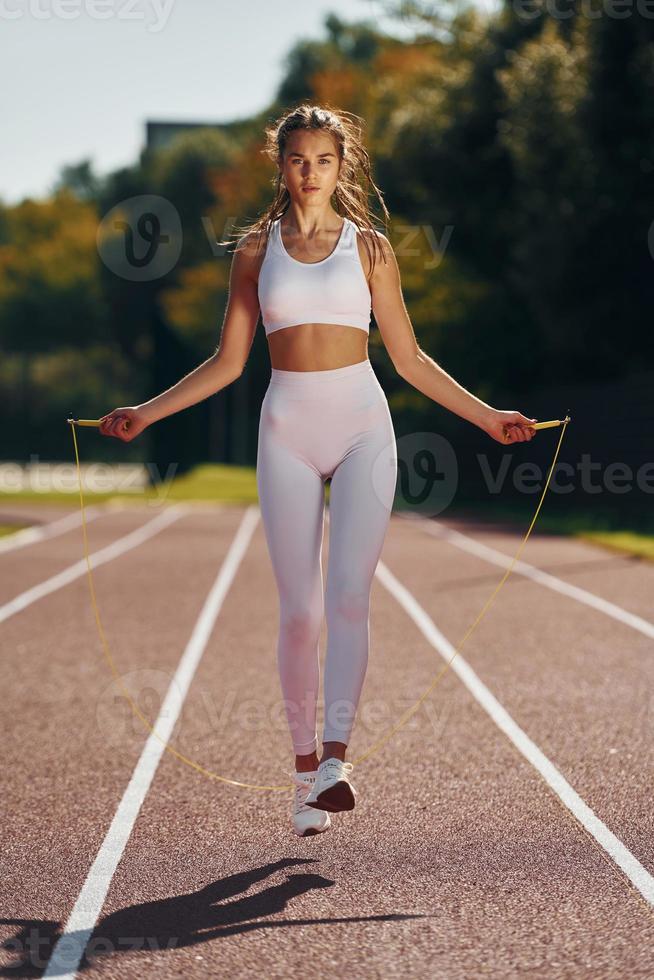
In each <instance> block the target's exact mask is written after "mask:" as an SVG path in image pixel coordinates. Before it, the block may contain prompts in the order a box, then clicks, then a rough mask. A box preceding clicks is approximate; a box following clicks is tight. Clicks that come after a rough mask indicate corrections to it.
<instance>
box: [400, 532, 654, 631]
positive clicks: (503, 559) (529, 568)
mask: <svg viewBox="0 0 654 980" xmlns="http://www.w3.org/2000/svg"><path fill="white" fill-rule="evenodd" d="M402 520H411V521H416V522H417V523H418V524H419V526H420V528H421V529H422V530H423V531H425V532H426V533H427V534H432V535H433V536H434V537H437V538H441V539H442V540H445V541H448V542H449V543H450V544H452V545H454V547H456V548H460V549H461V551H467V552H468V553H469V554H471V555H475V556H476V557H477V558H481V559H483V560H484V561H487V562H489V563H490V564H491V565H497V566H498V567H500V568H508V567H509V566H510V564H511V560H512V559H511V558H509V557H508V556H507V555H505V554H504V553H503V552H501V551H498V550H497V549H496V548H492V547H490V545H487V544H481V542H479V541H475V540H474V539H473V538H469V537H468V536H467V535H466V534H461V532H460V531H455V530H454V528H451V527H445V526H444V525H442V524H437V525H436V526H435V527H434V526H433V525H434V524H435V523H436V522H434V521H431V520H428V519H427V518H424V517H419V516H411V517H406V516H404V515H402ZM511 574H512V575H515V574H518V575H523V576H524V577H525V578H530V579H532V580H533V581H534V582H538V584H539V585H543V586H545V588H547V589H551V590H552V591H553V592H559V593H560V594H561V595H564V596H567V597H568V599H574V600H576V601H577V602H581V603H583V604H584V605H586V606H590V607H591V608H592V609H597V610H598V612H601V613H604V615H605V616H610V617H611V619H615V620H617V621H618V622H619V623H623V624H624V625H625V626H629V627H631V629H634V630H637V631H638V632H639V633H642V634H643V635H644V636H648V637H650V639H654V623H650V622H649V621H648V620H647V619H643V618H642V616H636V615H635V613H630V612H627V610H626V609H623V608H622V607H621V606H617V605H616V604H615V603H613V602H609V601H608V600H607V599H602V598H600V596H597V595H594V594H593V593H592V592H588V591H587V590H586V589H581V588H579V586H577V585H570V584H569V583H568V582H564V581H563V579H560V578H557V577H556V576H555V575H550V574H549V572H543V571H541V570H540V569H539V568H536V567H535V565H530V564H528V562H524V561H520V560H519V559H518V561H517V562H516V563H515V565H514V566H513V570H512V572H511Z"/></svg>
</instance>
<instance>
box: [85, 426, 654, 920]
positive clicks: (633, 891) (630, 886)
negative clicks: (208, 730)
mask: <svg viewBox="0 0 654 980" xmlns="http://www.w3.org/2000/svg"><path fill="white" fill-rule="evenodd" d="M571 421H572V419H571V417H570V414H569V410H568V413H567V414H566V416H565V418H564V419H552V420H551V421H549V422H532V423H530V425H529V426H528V428H532V429H552V428H555V427H557V426H561V427H562V428H561V434H560V436H559V441H558V444H557V447H556V451H555V453H554V458H553V459H552V463H551V466H550V469H549V473H548V474H547V480H546V481H545V486H544V488H543V492H542V494H541V497H540V500H539V501H538V506H537V508H536V511H535V513H534V516H533V518H532V520H531V524H530V525H529V528H528V530H527V533H526V534H525V536H524V538H523V540H522V542H521V543H520V547H519V548H518V550H517V551H516V553H515V556H514V557H513V559H512V560H511V564H510V565H509V567H508V568H507V570H506V572H505V573H504V575H503V577H502V579H501V580H500V582H499V583H498V585H497V586H496V587H495V591H494V592H493V593H492V594H491V596H490V598H489V599H488V600H487V601H486V603H485V605H484V606H483V608H482V610H481V612H480V613H479V615H478V616H477V618H476V619H475V620H474V622H473V624H472V626H470V627H469V628H468V630H467V631H466V633H465V634H464V636H463V639H462V640H461V642H460V643H459V645H458V646H457V647H455V648H454V653H453V654H452V656H451V657H450V659H449V660H448V661H447V662H446V663H445V665H444V666H443V667H441V669H440V670H439V672H438V673H437V674H436V676H435V677H434V679H433V680H432V682H431V684H430V685H429V687H427V688H426V689H425V690H424V691H423V693H422V694H421V695H420V697H419V698H418V699H417V701H415V702H414V703H413V705H411V707H409V708H408V709H407V710H406V711H405V712H404V714H403V715H402V716H401V717H400V720H399V722H398V723H397V724H396V725H394V726H393V727H392V728H390V729H388V730H387V732H386V733H385V734H384V735H382V737H380V738H379V739H377V741H376V742H373V744H372V746H371V747H370V749H369V750H368V751H367V752H364V753H363V755H360V756H359V757H358V758H357V759H355V760H354V763H358V762H361V761H362V760H363V759H368V758H369V757H370V756H371V755H373V754H374V753H375V752H378V751H379V749H380V748H381V747H382V746H383V745H385V744H386V742H388V740H389V739H390V738H391V737H392V736H393V735H394V734H395V732H397V731H399V730H400V728H402V727H403V725H405V724H406V723H407V721H408V720H409V719H410V718H411V716H412V715H413V714H415V712H416V711H417V709H418V707H419V706H420V705H421V704H422V702H423V701H424V700H425V698H426V697H427V696H428V695H429V694H430V693H431V691H433V690H434V688H435V687H436V685H437V684H438V683H439V682H440V681H441V679H442V678H443V677H444V676H445V674H446V673H447V671H448V670H449V668H450V666H451V665H452V662H453V660H454V658H455V657H456V655H457V654H458V653H460V652H461V648H462V646H463V644H464V643H465V642H466V640H467V639H468V637H469V636H470V635H471V633H472V632H473V630H474V629H475V628H476V627H477V624H478V623H479V622H480V620H481V618H482V617H483V616H484V615H485V613H486V611H487V610H488V609H489V608H490V606H491V603H492V602H493V601H494V599H495V597H496V595H497V593H498V592H499V590H500V589H501V587H502V586H503V585H504V583H505V582H506V580H507V578H508V577H509V575H510V574H511V571H512V569H513V566H514V565H515V563H516V561H517V560H518V558H519V556H520V554H521V552H522V549H523V548H524V546H525V545H526V543H527V540H528V539H529V535H530V534H531V531H532V529H533V526H534V524H535V523H536V518H537V517H538V514H539V512H540V509H541V506H542V503H543V500H544V499H545V494H546V493H547V488H548V486H549V483H550V479H551V477H552V473H553V471H554V467H555V465H556V460H557V458H558V455H559V450H560V448H561V443H562V441H563V436H564V433H565V430H566V427H567V425H568V423H569V422H571ZM67 422H68V423H70V426H71V430H72V433H73V445H74V447H75V460H76V463H77V478H78V482H79V495H80V505H81V510H82V528H83V531H84V550H85V556H86V565H87V570H88V580H89V587H90V590H91V601H92V603H93V609H94V611H95V618H96V622H97V624H98V631H99V634H100V638H101V640H102V644H103V647H104V651H105V656H106V658H107V661H108V663H109V666H110V668H111V671H112V673H113V675H114V677H115V679H116V680H117V681H118V683H119V685H120V686H121V688H122V690H123V692H124V695H125V697H126V699H127V701H128V702H129V704H130V706H131V708H132V711H133V712H134V714H136V715H137V716H138V717H139V718H140V719H141V721H142V722H143V724H144V725H145V726H146V728H148V729H149V730H150V732H151V733H152V734H153V735H155V736H156V738H158V739H159V741H160V742H161V743H162V744H163V746H164V748H165V749H166V751H167V752H170V753H171V755H174V756H175V757H176V758H177V759H179V760H180V761H181V762H184V763H186V764H187V765H189V766H191V767H192V768H193V769H196V770H197V771H198V772H201V773H202V774H203V775H205V776H208V777H209V778H210V779H218V780H220V781H221V782H223V783H231V784H232V785H233V786H243V787H245V788H246V789H260V790H278V791H279V792H282V791H288V790H290V789H293V788H294V784H293V783H285V784H283V785H271V786H266V785H259V784H257V783H243V782H239V781H238V780H236V779H229V778H228V777H227V776H221V775H219V774H218V773H216V772H213V771H212V770H210V769H205V767H204V766H201V765H200V764H199V763H197V762H195V761H194V760H193V759H189V758H188V756H185V755H184V754H183V753H181V752H178V751H177V749H175V748H173V747H172V746H171V745H169V744H168V742H167V741H166V740H165V739H162V738H161V736H160V735H159V734H158V732H156V731H155V729H154V728H153V727H152V725H151V724H150V722H149V721H148V719H147V718H146V717H145V716H144V715H143V713H142V712H141V711H140V710H139V708H138V705H136V704H135V703H134V701H133V699H132V697H131V696H130V694H129V691H128V690H127V689H126V687H125V685H124V684H123V681H122V678H121V676H120V674H119V673H118V671H117V670H116V666H115V664H114V661H113V658H112V656H111V653H110V651H109V646H108V644H107V640H106V637H105V635H104V630H103V629H102V623H101V622H100V614H99V612H98V606H97V602H96V599H95V591H94V588H93V576H92V575H91V564H90V561H89V550H88V539H87V535H86V517H85V514H84V497H83V494H82V478H81V473H80V465H79V453H78V451H77V437H76V435H75V426H76V425H83V426H99V425H100V419H75V418H72V417H71V418H68V419H67ZM124 425H125V429H128V428H129V419H125V422H124ZM504 436H505V438H508V436H509V429H508V427H507V426H504ZM556 799H557V802H559V803H560V805H561V807H562V809H563V810H564V812H565V813H566V814H567V815H568V816H569V817H570V818H571V819H572V821H573V823H575V825H576V826H577V827H578V828H579V829H580V830H581V832H582V833H583V835H584V836H585V837H586V839H587V840H588V842H589V843H590V844H591V845H592V847H593V849H594V850H595V852H596V853H597V855H598V856H599V857H600V858H601V859H602V861H603V862H604V864H606V865H607V867H608V868H609V869H610V870H611V871H612V872H613V874H615V875H617V877H618V878H619V879H620V881H621V882H622V884H623V885H624V886H625V887H626V889H627V891H628V892H629V893H630V895H631V896H636V898H637V899H639V901H640V902H641V904H643V905H644V906H645V908H646V909H647V912H648V914H649V915H650V917H651V916H653V915H654V910H653V909H652V906H651V904H650V903H649V902H648V901H647V900H646V899H645V898H644V896H643V894H642V893H641V891H640V889H638V888H637V887H635V885H634V883H633V881H631V879H630V878H629V877H628V876H627V875H626V874H625V872H624V871H623V869H622V868H621V867H620V866H619V865H618V864H616V863H615V862H614V861H613V860H611V859H610V858H609V857H608V855H607V854H606V853H605V851H604V849H603V847H602V846H601V845H600V844H599V842H598V841H597V840H596V839H595V837H594V836H593V834H591V833H590V832H589V830H588V829H587V828H586V827H585V826H584V824H583V823H582V822H581V821H580V820H578V819H577V818H576V817H575V816H574V814H572V813H571V812H570V811H569V810H568V808H567V807H566V806H565V804H564V803H563V802H562V801H561V800H560V799H559V797H558V796H556Z"/></svg>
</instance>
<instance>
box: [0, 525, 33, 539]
mask: <svg viewBox="0 0 654 980" xmlns="http://www.w3.org/2000/svg"><path fill="white" fill-rule="evenodd" d="M24 527H29V524H0V538H2V537H3V536H4V535H5V534H13V533H14V531H22V529H23V528H24Z"/></svg>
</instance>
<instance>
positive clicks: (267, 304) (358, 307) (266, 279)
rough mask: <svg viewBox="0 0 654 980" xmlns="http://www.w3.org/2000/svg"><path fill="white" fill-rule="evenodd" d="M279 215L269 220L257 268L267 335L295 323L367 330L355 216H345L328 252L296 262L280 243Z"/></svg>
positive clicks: (368, 304) (367, 297)
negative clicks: (258, 267) (314, 258)
mask: <svg viewBox="0 0 654 980" xmlns="http://www.w3.org/2000/svg"><path fill="white" fill-rule="evenodd" d="M280 221H281V218H277V220H276V221H275V222H273V226H272V229H271V232H270V235H269V237H268V242H267V243H266V254H265V255H264V259H263V262H262V263H261V269H260V270H259V283H258V294H259V306H260V308H261V318H262V320H263V326H264V329H265V331H266V336H267V335H268V334H269V333H272V332H273V331H274V330H281V329H282V327H293V326H297V325H298V324H300V323H338V324H344V325H345V326H350V327H359V328H360V329H361V330H365V331H366V332H367V333H369V332H370V313H371V309H372V303H371V296H370V288H369V286H368V283H367V280H366V277H365V273H364V271H363V267H362V265H361V258H360V256H359V250H358V248H357V226H356V225H355V224H354V222H353V221H350V219H349V218H347V217H345V216H344V222H343V227H342V229H341V235H340V238H339V240H338V242H337V244H336V248H335V249H334V251H333V252H332V253H331V255H328V256H326V258H324V259H321V260H320V262H300V261H299V259H294V258H293V257H292V256H290V255H289V254H288V252H287V251H286V249H285V248H284V243H283V241H282V235H281V231H280Z"/></svg>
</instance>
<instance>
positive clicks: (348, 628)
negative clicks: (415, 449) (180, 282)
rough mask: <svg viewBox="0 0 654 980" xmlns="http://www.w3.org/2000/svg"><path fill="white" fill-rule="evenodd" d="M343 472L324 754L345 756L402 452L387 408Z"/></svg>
mask: <svg viewBox="0 0 654 980" xmlns="http://www.w3.org/2000/svg"><path fill="white" fill-rule="evenodd" d="M376 419H377V424H376V425H375V426H374V427H373V428H371V429H368V430H367V431H365V432H364V433H363V434H362V435H360V436H359V438H358V439H357V441H356V443H355V445H354V446H353V448H352V449H351V450H350V451H349V452H348V454H347V455H346V456H345V458H344V459H343V460H342V462H341V463H339V465H338V466H337V467H336V469H335V471H334V473H333V476H332V481H331V488H330V502H329V558H328V564H327V589H326V597H325V599H326V616H327V654H326V658H325V685H324V686H325V725H324V731H323V742H325V743H330V742H338V743H340V750H339V747H337V746H335V745H328V744H326V745H325V754H324V756H323V758H325V757H327V756H328V755H338V757H339V758H344V749H343V748H342V746H345V745H347V744H348V742H349V739H350V734H351V731H352V727H353V725H354V720H355V716H356V710H357V706H358V703H359V697H360V694H361V689H362V687H363V681H364V678H365V673H366V667H367V665H368V649H369V642H370V631H369V611H370V590H371V586H372V580H373V577H374V574H375V568H376V567H377V562H378V560H379V556H380V554H381V551H382V547H383V543H384V537H385V535H386V530H387V528H388V522H389V519H390V515H391V511H392V506H393V498H394V494H395V484H396V479H397V447H396V444H395V435H394V432H393V426H392V421H391V417H390V412H389V410H388V406H387V403H386V402H385V401H384V404H383V405H382V406H380V409H379V411H378V412H377V413H376Z"/></svg>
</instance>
